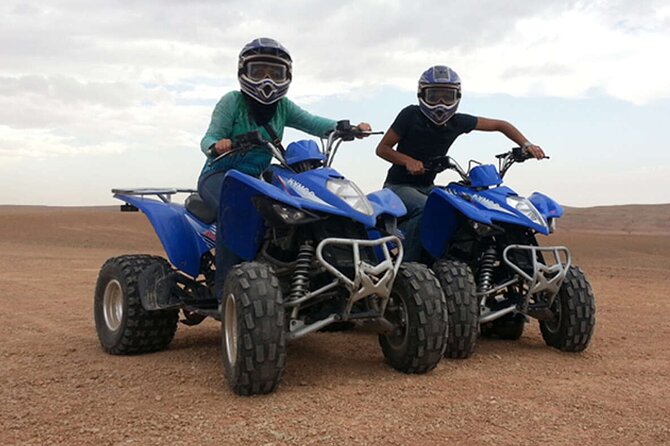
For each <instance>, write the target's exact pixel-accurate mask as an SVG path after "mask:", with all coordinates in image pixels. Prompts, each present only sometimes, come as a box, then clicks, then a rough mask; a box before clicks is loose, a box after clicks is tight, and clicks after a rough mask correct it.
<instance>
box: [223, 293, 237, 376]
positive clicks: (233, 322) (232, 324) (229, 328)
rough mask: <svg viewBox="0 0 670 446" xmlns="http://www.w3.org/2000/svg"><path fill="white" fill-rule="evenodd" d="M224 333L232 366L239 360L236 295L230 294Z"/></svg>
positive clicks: (225, 314) (225, 315)
mask: <svg viewBox="0 0 670 446" xmlns="http://www.w3.org/2000/svg"><path fill="white" fill-rule="evenodd" d="M223 335H224V337H225V343H226V353H227V354H228V361H229V362H230V365H231V366H235V362H236V361H237V304H236V302H235V295H234V294H232V293H231V294H229V295H228V297H227V298H226V306H225V309H224V320H223Z"/></svg>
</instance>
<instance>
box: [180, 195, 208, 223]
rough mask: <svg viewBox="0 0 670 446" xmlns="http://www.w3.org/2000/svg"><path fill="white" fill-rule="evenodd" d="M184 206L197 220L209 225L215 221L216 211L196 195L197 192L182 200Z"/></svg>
mask: <svg viewBox="0 0 670 446" xmlns="http://www.w3.org/2000/svg"><path fill="white" fill-rule="evenodd" d="M184 206H185V207H186V210H187V211H189V212H190V213H191V214H193V215H195V216H196V217H197V218H198V220H200V221H202V222H203V223H206V224H208V225H211V224H212V223H214V222H215V221H216V212H214V209H212V208H211V207H209V205H208V204H207V203H205V201H204V200H203V199H202V197H200V195H198V194H197V193H194V194H191V195H189V196H188V197H186V200H185V201H184Z"/></svg>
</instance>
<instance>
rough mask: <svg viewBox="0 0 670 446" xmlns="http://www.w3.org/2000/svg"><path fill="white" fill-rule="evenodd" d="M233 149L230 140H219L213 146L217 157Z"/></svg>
mask: <svg viewBox="0 0 670 446" xmlns="http://www.w3.org/2000/svg"><path fill="white" fill-rule="evenodd" d="M232 149H233V142H232V141H231V140H230V139H226V138H224V139H220V140H218V141H217V142H216V144H214V151H215V152H216V154H217V155H223V154H224V153H226V152H230V151H231V150H232Z"/></svg>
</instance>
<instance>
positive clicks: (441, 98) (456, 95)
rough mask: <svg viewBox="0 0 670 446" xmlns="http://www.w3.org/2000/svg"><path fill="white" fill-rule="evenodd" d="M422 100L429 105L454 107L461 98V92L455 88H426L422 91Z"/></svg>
mask: <svg viewBox="0 0 670 446" xmlns="http://www.w3.org/2000/svg"><path fill="white" fill-rule="evenodd" d="M422 95H423V100H424V101H426V103H427V104H429V105H437V104H439V103H442V104H444V105H454V104H455V103H456V102H458V100H459V99H460V98H461V92H460V90H458V89H457V88H449V87H428V88H424V89H423V91H422Z"/></svg>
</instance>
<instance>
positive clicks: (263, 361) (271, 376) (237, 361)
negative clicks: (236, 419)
mask: <svg viewBox="0 0 670 446" xmlns="http://www.w3.org/2000/svg"><path fill="white" fill-rule="evenodd" d="M221 341H222V344H223V364H224V373H225V376H226V379H227V381H228V385H229V386H230V388H231V389H232V391H233V392H235V393H236V394H238V395H258V394H265V393H270V392H272V391H274V390H275V389H276V388H277V385H278V384H279V381H280V380H281V376H282V374H283V372H284V364H285V362H286V334H285V330H284V307H283V306H282V295H281V290H280V288H279V280H278V279H277V277H276V276H275V274H274V272H273V271H272V269H271V268H270V266H268V265H266V264H263V263H258V262H247V263H241V264H239V265H237V266H235V267H233V269H232V270H231V271H230V273H228V275H227V276H226V281H225V283H224V286H223V296H222V300H221Z"/></svg>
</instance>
